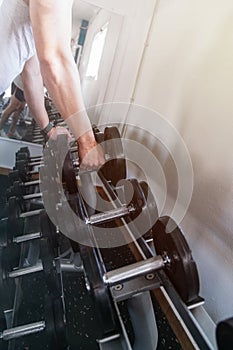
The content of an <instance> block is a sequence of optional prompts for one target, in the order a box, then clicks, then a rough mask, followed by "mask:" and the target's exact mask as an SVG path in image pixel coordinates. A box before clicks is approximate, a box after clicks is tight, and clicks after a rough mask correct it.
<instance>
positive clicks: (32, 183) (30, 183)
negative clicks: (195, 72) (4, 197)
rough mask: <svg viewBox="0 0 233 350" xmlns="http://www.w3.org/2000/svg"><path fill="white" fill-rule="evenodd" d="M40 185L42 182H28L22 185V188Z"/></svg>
mask: <svg viewBox="0 0 233 350" xmlns="http://www.w3.org/2000/svg"><path fill="white" fill-rule="evenodd" d="M40 183H41V181H40V180H34V181H28V182H24V183H22V186H24V187H28V186H36V185H39V184H40Z"/></svg>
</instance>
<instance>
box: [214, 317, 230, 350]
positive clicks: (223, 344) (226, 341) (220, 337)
mask: <svg viewBox="0 0 233 350" xmlns="http://www.w3.org/2000/svg"><path fill="white" fill-rule="evenodd" d="M216 339H217V345H218V350H230V349H232V348H233V317H231V318H228V319H226V320H224V321H221V322H218V324H217V328H216Z"/></svg>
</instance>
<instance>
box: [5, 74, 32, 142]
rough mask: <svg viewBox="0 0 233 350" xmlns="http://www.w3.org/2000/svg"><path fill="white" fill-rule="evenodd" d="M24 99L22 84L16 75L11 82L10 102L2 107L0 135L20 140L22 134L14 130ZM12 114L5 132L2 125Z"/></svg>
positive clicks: (24, 102)
mask: <svg viewBox="0 0 233 350" xmlns="http://www.w3.org/2000/svg"><path fill="white" fill-rule="evenodd" d="M25 105H26V101H25V98H24V93H23V84H22V81H21V77H20V75H18V76H17V77H16V78H15V79H14V81H13V82H12V84H11V98H10V103H9V104H8V105H7V107H6V108H5V109H4V111H3V113H2V116H1V121H0V136H2V137H7V136H8V137H9V138H13V139H18V140H21V139H22V136H21V135H20V134H19V133H18V131H17V130H16V124H17V122H18V120H19V117H20V114H21V113H22V112H23V110H24V108H25ZM11 115H12V122H11V125H10V128H9V130H8V133H7V134H6V133H5V131H4V129H3V127H4V124H5V123H6V121H7V120H8V118H9V117H10V116H11Z"/></svg>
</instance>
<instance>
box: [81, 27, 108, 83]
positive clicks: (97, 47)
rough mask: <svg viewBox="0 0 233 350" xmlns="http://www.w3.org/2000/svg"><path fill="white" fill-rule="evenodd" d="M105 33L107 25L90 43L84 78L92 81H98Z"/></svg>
mask: <svg viewBox="0 0 233 350" xmlns="http://www.w3.org/2000/svg"><path fill="white" fill-rule="evenodd" d="M107 31H108V23H106V24H105V25H104V26H103V27H102V28H101V29H100V31H99V32H98V33H96V35H95V37H94V40H93V43H92V48H91V53H90V57H89V61H88V65H87V72H86V76H87V77H89V78H92V79H94V80H97V79H98V72H99V66H100V61H101V57H102V54H103V49H104V44H105V39H106V35H107Z"/></svg>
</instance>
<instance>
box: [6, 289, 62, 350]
mask: <svg viewBox="0 0 233 350" xmlns="http://www.w3.org/2000/svg"><path fill="white" fill-rule="evenodd" d="M44 310H45V313H44V317H42V319H41V320H40V321H37V322H34V323H29V324H24V325H19V326H16V327H13V328H5V329H4V327H6V322H5V321H4V318H5V316H4V313H3V310H2V307H1V309H0V311H1V312H0V325H1V329H0V348H1V350H7V349H8V343H9V341H10V340H13V339H17V338H21V337H25V336H27V335H33V334H37V333H40V332H45V333H46V338H47V343H48V348H49V349H58V350H65V349H68V341H67V333H66V332H67V330H66V321H65V311H64V307H63V304H62V301H61V298H58V297H55V298H54V297H53V296H51V295H47V296H45V305H44Z"/></svg>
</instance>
